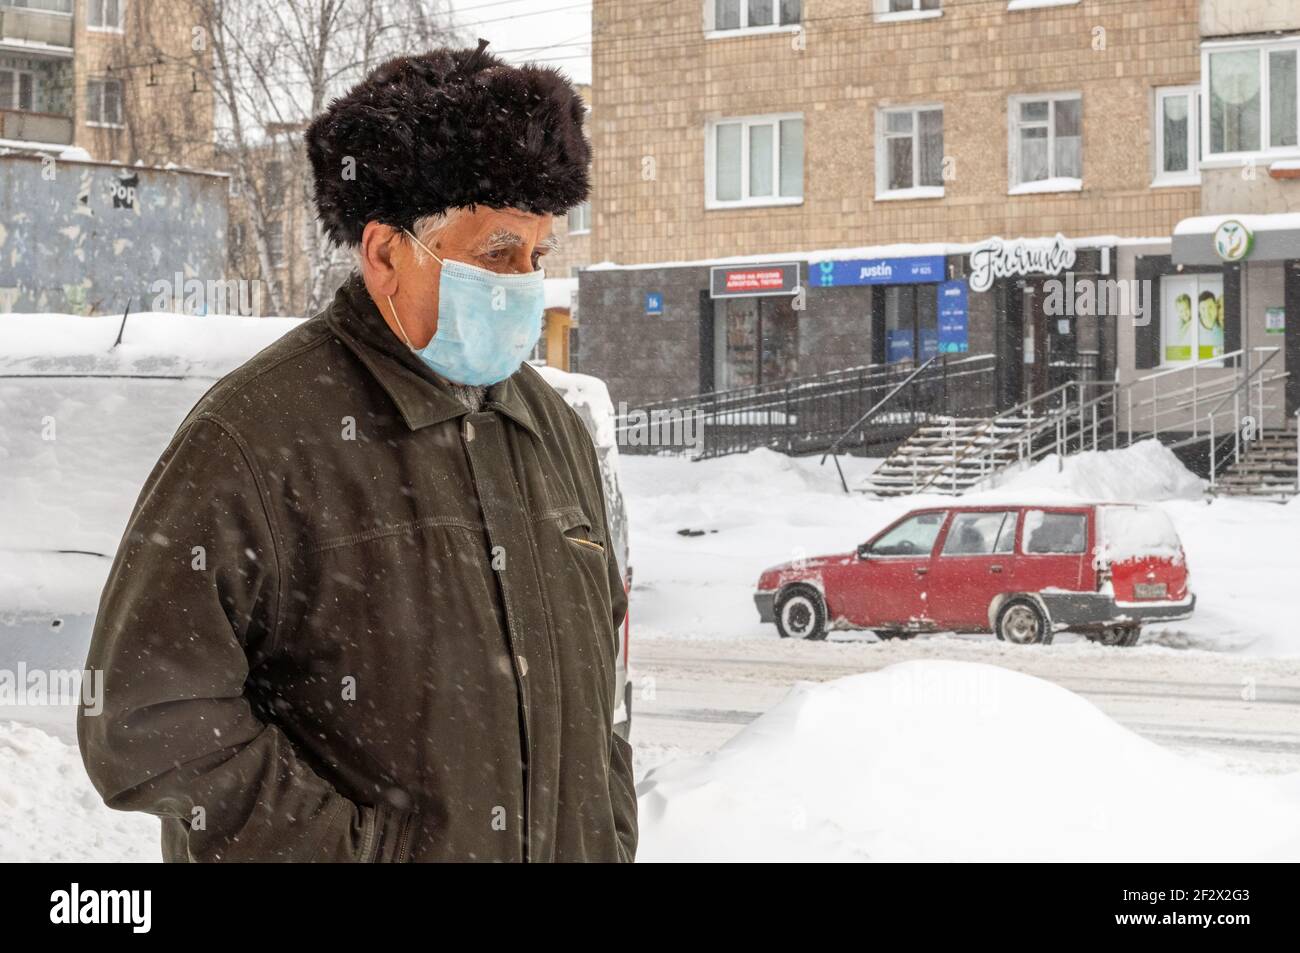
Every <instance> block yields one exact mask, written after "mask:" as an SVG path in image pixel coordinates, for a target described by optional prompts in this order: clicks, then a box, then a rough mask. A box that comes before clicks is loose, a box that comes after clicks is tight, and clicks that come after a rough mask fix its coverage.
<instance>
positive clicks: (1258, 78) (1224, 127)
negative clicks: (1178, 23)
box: [1203, 41, 1300, 156]
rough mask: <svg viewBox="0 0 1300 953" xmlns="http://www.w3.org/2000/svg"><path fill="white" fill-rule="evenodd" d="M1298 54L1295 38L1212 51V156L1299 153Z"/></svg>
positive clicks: (1208, 58) (1208, 63)
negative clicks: (1279, 43)
mask: <svg viewBox="0 0 1300 953" xmlns="http://www.w3.org/2000/svg"><path fill="white" fill-rule="evenodd" d="M1298 55H1300V45H1296V44H1295V43H1294V41H1293V42H1292V43H1291V44H1290V45H1278V44H1270V45H1267V46H1254V47H1246V48H1239V47H1233V48H1231V49H1217V50H1216V49H1211V50H1208V51H1207V52H1206V54H1205V64H1204V72H1203V75H1204V76H1206V77H1207V79H1206V85H1207V91H1206V100H1207V101H1206V111H1207V112H1208V114H1209V115H1208V117H1207V120H1206V121H1207V125H1208V128H1209V132H1210V141H1209V148H1208V150H1207V154H1208V155H1210V156H1231V155H1236V154H1244V153H1252V152H1272V151H1286V152H1289V153H1294V152H1295V151H1296V148H1297V145H1300V138H1298V137H1297V132H1298V131H1300V112H1297V100H1298V98H1300V97H1297V86H1296V60H1297V56H1298Z"/></svg>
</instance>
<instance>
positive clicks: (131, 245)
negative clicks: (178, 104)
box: [0, 156, 227, 314]
mask: <svg viewBox="0 0 1300 953" xmlns="http://www.w3.org/2000/svg"><path fill="white" fill-rule="evenodd" d="M226 200H227V185H226V178H225V177H224V176H216V175H208V174H201V173H193V172H184V171H179V170H161V169H147V168H142V167H136V166H119V165H106V164H100V163H91V162H69V161H59V162H57V163H56V162H53V161H46V160H42V159H40V158H32V157H26V156H0V311H60V312H71V313H74V314H103V313H120V312H121V311H122V310H123V308H125V307H126V304H127V301H128V299H129V300H130V302H131V307H132V309H133V310H136V311H139V310H152V305H153V303H154V301H155V299H156V297H157V294H158V292H157V290H156V288H154V287H153V286H154V285H155V283H158V282H168V283H172V282H174V281H175V276H176V275H177V273H180V274H181V275H182V276H183V277H182V280H186V279H194V278H197V279H199V280H202V281H205V282H206V281H220V280H221V279H223V278H224V275H225V260H226Z"/></svg>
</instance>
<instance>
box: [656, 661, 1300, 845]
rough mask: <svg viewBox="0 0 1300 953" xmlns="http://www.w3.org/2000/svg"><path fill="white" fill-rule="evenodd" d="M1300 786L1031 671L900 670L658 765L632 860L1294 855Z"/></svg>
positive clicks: (827, 693)
mask: <svg viewBox="0 0 1300 953" xmlns="http://www.w3.org/2000/svg"><path fill="white" fill-rule="evenodd" d="M1297 780H1300V778H1296V777H1283V778H1261V777H1243V776H1234V775H1227V774H1222V773H1219V772H1216V771H1214V770H1212V769H1210V768H1207V767H1205V766H1203V765H1201V764H1200V763H1197V762H1193V761H1189V760H1187V759H1185V758H1182V757H1180V756H1178V755H1175V754H1173V753H1171V752H1169V751H1167V750H1165V749H1163V748H1161V747H1159V746H1158V745H1155V744H1153V743H1151V742H1149V741H1146V740H1144V739H1142V738H1140V737H1139V736H1137V735H1135V734H1133V733H1132V732H1130V731H1128V730H1127V729H1125V728H1122V727H1120V726H1119V725H1117V724H1116V723H1115V722H1113V721H1111V720H1110V719H1109V718H1107V717H1106V716H1105V715H1104V714H1103V713H1102V712H1101V711H1100V710H1098V709H1097V708H1096V707H1094V706H1093V705H1092V704H1091V703H1090V702H1088V701H1085V700H1084V699H1082V698H1080V697H1079V696H1077V695H1075V694H1073V693H1072V692H1069V691H1067V690H1065V689H1063V688H1060V687H1058V686H1056V685H1054V684H1052V683H1050V682H1046V681H1042V680H1040V679H1037V678H1033V677H1031V676H1028V675H1022V674H1019V673H1016V672H1012V671H1010V670H1008V669H1002V668H998V667H996V666H990V665H977V664H971V663H966V662H939V661H923V662H906V663H903V664H899V665H893V666H890V667H888V668H885V669H882V670H881V671H879V672H873V673H870V674H864V675H855V676H852V677H849V678H845V679H840V680H839V681H834V682H829V683H825V684H821V685H811V684H807V683H802V684H800V685H798V686H797V687H796V688H795V689H794V690H793V691H791V693H790V694H789V695H788V696H787V697H786V698H785V700H784V701H782V702H781V703H780V704H778V705H777V706H776V707H774V708H773V709H771V710H770V711H769V712H768V713H766V714H765V715H763V716H761V717H760V718H758V719H757V720H756V721H754V722H753V723H751V724H750V725H749V726H748V727H747V728H745V729H744V730H743V731H741V732H740V734H738V735H737V736H735V738H733V739H732V740H731V741H729V742H728V743H727V744H725V745H724V746H723V747H722V748H721V749H719V750H718V751H716V752H713V753H711V754H708V755H704V756H700V757H696V758H690V759H686V760H682V761H677V762H673V763H671V764H668V765H665V766H662V767H659V768H656V769H654V770H653V771H652V772H650V774H649V775H648V776H647V777H646V779H645V780H644V781H643V782H642V783H641V785H640V787H639V799H640V810H641V812H640V847H639V849H638V856H637V859H638V860H659V861H667V860H673V861H683V860H685V861H721V860H726V861H754V860H775V861H785V860H790V861H822V860H830V861H844V860H878V861H968V860H993V861H1021V860H1030V861H1058V860H1071V861H1100V860H1106V861H1119V862H1126V861H1139V860H1140V861H1223V860H1290V861H1294V860H1297V859H1300V785H1297V783H1296V782H1297ZM1211 820H1212V823H1207V821H1211Z"/></svg>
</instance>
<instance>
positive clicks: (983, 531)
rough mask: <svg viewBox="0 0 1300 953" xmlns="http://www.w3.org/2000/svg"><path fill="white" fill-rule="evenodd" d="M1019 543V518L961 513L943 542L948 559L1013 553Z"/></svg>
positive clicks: (1005, 515) (1004, 513)
mask: <svg viewBox="0 0 1300 953" xmlns="http://www.w3.org/2000/svg"><path fill="white" fill-rule="evenodd" d="M1015 542H1016V514H1015V513H1013V512H1010V511H1002V512H996V513H958V514H957V515H956V516H954V517H953V518H952V526H951V527H950V528H949V530H948V537H947V538H946V539H945V540H944V541H943V555H944V556H990V555H993V554H994V553H1009V552H1011V550H1012V548H1013V547H1014V546H1015Z"/></svg>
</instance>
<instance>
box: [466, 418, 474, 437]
mask: <svg viewBox="0 0 1300 953" xmlns="http://www.w3.org/2000/svg"><path fill="white" fill-rule="evenodd" d="M465 439H466V440H467V441H469V440H473V439H474V425H473V424H472V423H470V422H469V418H468V417H466V418H465Z"/></svg>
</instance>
